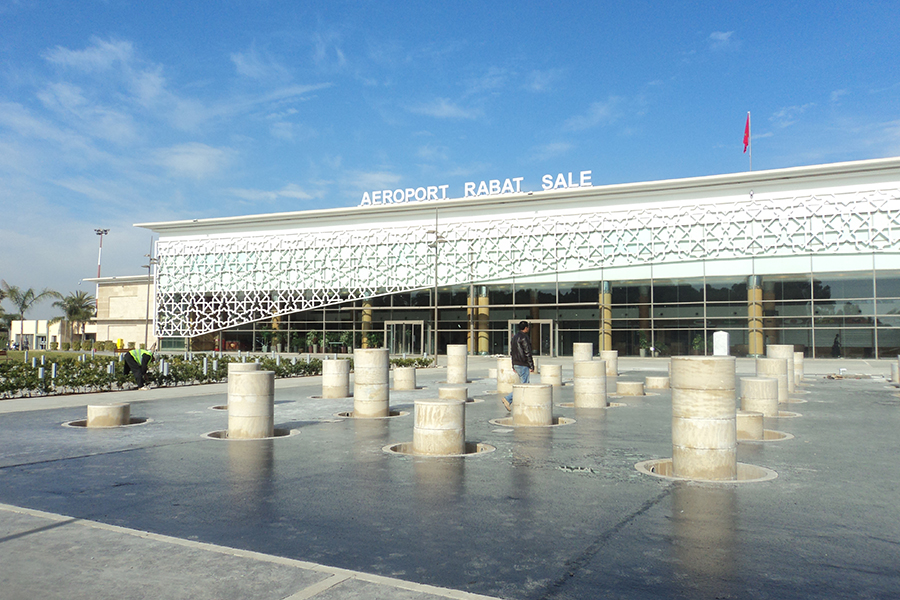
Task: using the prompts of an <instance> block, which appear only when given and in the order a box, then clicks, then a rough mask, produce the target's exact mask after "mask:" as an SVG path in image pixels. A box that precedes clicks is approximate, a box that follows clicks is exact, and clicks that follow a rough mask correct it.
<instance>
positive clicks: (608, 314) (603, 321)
mask: <svg viewBox="0 0 900 600" xmlns="http://www.w3.org/2000/svg"><path fill="white" fill-rule="evenodd" d="M600 350H601V351H608V350H612V286H611V285H610V283H609V282H608V281H604V282H602V283H601V287H600Z"/></svg>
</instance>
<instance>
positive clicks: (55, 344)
mask: <svg viewBox="0 0 900 600" xmlns="http://www.w3.org/2000/svg"><path fill="white" fill-rule="evenodd" d="M58 349H59V342H50V350H53V351H56V350H58Z"/></svg>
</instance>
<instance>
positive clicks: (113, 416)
mask: <svg viewBox="0 0 900 600" xmlns="http://www.w3.org/2000/svg"><path fill="white" fill-rule="evenodd" d="M129 423H131V405H130V404H128V403H127V402H122V403H119V404H89V405H88V407H87V426H88V427H121V426H122V425H128V424H129Z"/></svg>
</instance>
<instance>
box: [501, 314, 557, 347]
mask: <svg viewBox="0 0 900 600" xmlns="http://www.w3.org/2000/svg"><path fill="white" fill-rule="evenodd" d="M526 320H527V321H528V324H529V325H530V327H529V329H528V334H529V335H530V336H531V352H532V354H534V356H556V344H554V343H553V339H554V338H553V320H552V319H532V320H528V319H526ZM508 323H509V342H510V344H511V343H512V338H513V336H514V335H515V334H516V333H517V332H518V331H519V321H508Z"/></svg>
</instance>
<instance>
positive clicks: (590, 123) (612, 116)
mask: <svg viewBox="0 0 900 600" xmlns="http://www.w3.org/2000/svg"><path fill="white" fill-rule="evenodd" d="M623 101H624V99H623V98H621V97H619V96H610V97H609V98H607V99H606V101H605V102H594V103H593V104H591V106H590V107H589V108H588V111H587V112H586V113H585V114H583V115H576V116H574V117H572V118H570V119H568V120H566V122H565V124H564V125H563V127H564V128H565V129H566V130H567V131H583V130H585V129H591V128H593V127H597V126H599V125H609V124H610V123H612V122H613V121H615V120H616V119H617V118H618V116H619V113H620V106H621V105H622V103H623Z"/></svg>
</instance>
